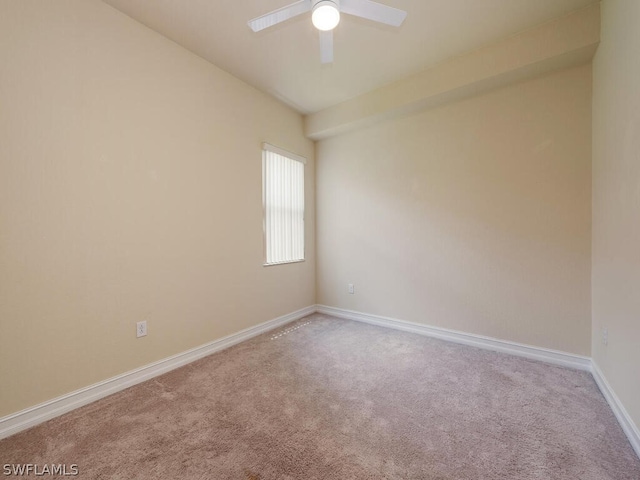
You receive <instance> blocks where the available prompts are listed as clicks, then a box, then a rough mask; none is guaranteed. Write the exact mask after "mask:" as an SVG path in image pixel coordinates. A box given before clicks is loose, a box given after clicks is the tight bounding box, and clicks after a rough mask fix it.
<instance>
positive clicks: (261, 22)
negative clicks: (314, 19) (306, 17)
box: [249, 0, 311, 32]
mask: <svg viewBox="0 0 640 480" xmlns="http://www.w3.org/2000/svg"><path fill="white" fill-rule="evenodd" d="M310 10H311V0H299V1H298V2H295V3H292V4H291V5H288V6H286V7H282V8H279V9H278V10H274V11H273V12H270V13H267V14H266V15H262V16H261V17H258V18H254V19H253V20H250V21H249V27H250V28H251V30H253V31H254V32H259V31H260V30H264V29H265V28H269V27H273V26H274V25H276V24H278V23H280V22H284V21H285V20H289V19H290V18H293V17H297V16H298V15H302V14H303V13H306V12H309V11H310Z"/></svg>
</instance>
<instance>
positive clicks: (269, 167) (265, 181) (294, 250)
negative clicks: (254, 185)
mask: <svg viewBox="0 0 640 480" xmlns="http://www.w3.org/2000/svg"><path fill="white" fill-rule="evenodd" d="M305 163H306V160H305V159H304V158H302V157H300V156H298V155H295V154H293V153H289V152H286V151H285V150H282V149H280V148H278V147H274V146H273V145H269V144H267V143H265V144H264V145H263V152H262V201H263V205H264V247H265V265H275V264H279V263H292V262H301V261H303V260H304V164H305Z"/></svg>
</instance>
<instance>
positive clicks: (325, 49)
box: [320, 30, 333, 63]
mask: <svg viewBox="0 0 640 480" xmlns="http://www.w3.org/2000/svg"><path fill="white" fill-rule="evenodd" d="M320 61H321V62H322V63H333V30H329V31H328V32H322V31H321V32H320Z"/></svg>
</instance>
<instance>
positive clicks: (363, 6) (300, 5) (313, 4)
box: [249, 0, 407, 63]
mask: <svg viewBox="0 0 640 480" xmlns="http://www.w3.org/2000/svg"><path fill="white" fill-rule="evenodd" d="M309 11H311V12H312V14H311V21H312V22H313V25H314V26H315V27H316V28H317V29H318V30H320V59H321V61H322V63H332V62H333V29H334V28H336V27H337V26H338V23H340V13H346V14H348V15H354V16H356V17H361V18H366V19H367V20H373V21H374V22H380V23H384V24H386V25H391V26H393V27H399V26H400V25H402V22H404V19H405V17H406V16H407V12H405V11H404V10H399V9H397V8H393V7H389V6H387V5H382V4H381V3H376V2H372V1H371V0H299V1H297V2H295V3H292V4H291V5H288V6H286V7H282V8H280V9H278V10H274V11H273V12H270V13H267V14H266V15H262V16H260V17H258V18H254V19H253V20H251V21H249V27H251V30H253V31H254V32H259V31H260V30H264V29H265V28H269V27H272V26H274V25H277V24H278V23H280V22H284V21H285V20H289V19H290V18H293V17H297V16H298V15H302V14H303V13H307V12H309Z"/></svg>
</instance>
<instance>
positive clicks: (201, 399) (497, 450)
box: [0, 314, 640, 480]
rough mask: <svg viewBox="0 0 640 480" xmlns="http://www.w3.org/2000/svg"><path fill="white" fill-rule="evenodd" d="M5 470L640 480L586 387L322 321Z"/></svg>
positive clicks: (12, 448)
mask: <svg viewBox="0 0 640 480" xmlns="http://www.w3.org/2000/svg"><path fill="white" fill-rule="evenodd" d="M5 463H35V464H41V465H42V464H51V463H55V464H59V463H66V464H68V465H71V464H77V465H78V469H79V473H80V474H79V478H88V479H89V478H91V479H98V478H100V479H103V478H104V479H127V480H129V479H147V478H148V479H152V478H153V479H165V478H166V479H180V478H186V479H254V480H255V479H263V480H265V479H296V480H299V479H335V480H348V479H425V480H429V479H433V480H436V479H438V480H445V479H446V480H449V479H451V480H453V479H463V480H480V479H509V480H514V479H544V480H547V479H554V480H555V479H557V480H564V479H572V480H573V479H579V480H607V479H611V480H626V479H628V480H638V479H640V460H639V459H638V457H636V455H635V453H634V452H633V450H632V448H631V446H630V444H629V443H628V441H627V439H626V437H625V436H624V433H623V432H622V430H621V428H620V426H619V425H618V424H617V423H616V419H615V417H614V416H613V413H612V412H611V410H610V409H609V407H608V406H607V404H606V402H605V400H604V398H603V397H602V395H601V394H600V392H599V391H598V388H597V386H596V384H595V383H594V381H593V379H592V377H591V375H590V374H588V373H586V372H579V371H574V370H569V369H565V368H559V367H555V366H551V365H547V364H544V363H537V362H533V361H529V360H525V359H522V358H517V357H512V356H508V355H504V354H499V353H494V352H489V351H484V350H479V349H475V348H470V347H465V346H460V345H455V344H451V343H446V342H443V341H439V340H435V339H430V338H426V337H422V336H418V335H413V334H410V333H404V332H398V331H394V330H388V329H385V328H379V327H375V326H371V325H366V324H361V323H356V322H350V321H346V320H339V319H336V318H332V317H328V316H324V315H319V314H316V315H312V316H310V317H307V318H305V319H303V320H300V321H298V322H296V323H294V324H290V325H288V326H286V327H284V328H282V329H280V330H277V331H274V332H270V333H268V334H265V335H262V336H260V337H256V338H254V339H252V340H250V341H248V342H245V343H242V344H240V345H236V346H235V347H232V348H230V349H227V350H225V351H223V352H219V353H217V354H214V355H212V356H209V357H207V358H204V359H202V360H200V361H198V362H195V363H192V364H190V365H188V366H186V367H183V368H181V369H179V370H175V371H173V372H170V373H168V374H166V375H163V376H161V377H158V378H156V379H153V380H150V381H148V382H146V383H143V384H140V385H137V386H135V387H132V388H129V389H128V390H125V391H122V392H120V393H117V394H115V395H112V396H110V397H108V398H105V399H103V400H100V401H98V402H95V403H93V404H91V405H88V406H86V407H83V408H81V409H78V410H75V411H73V412H71V413H69V414H66V415H64V416H62V417H59V418H56V419H53V420H51V421H49V422H47V423H45V424H42V425H40V426H37V427H35V428H32V429H31V430H28V431H25V432H22V433H20V434H17V435H14V436H13V437H10V438H8V439H5V440H3V441H1V442H0V464H5ZM1 466H2V465H0V467H1ZM45 478H51V477H45Z"/></svg>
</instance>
